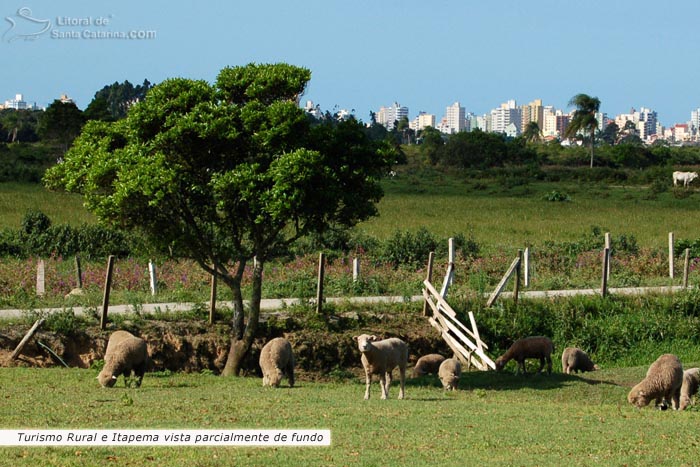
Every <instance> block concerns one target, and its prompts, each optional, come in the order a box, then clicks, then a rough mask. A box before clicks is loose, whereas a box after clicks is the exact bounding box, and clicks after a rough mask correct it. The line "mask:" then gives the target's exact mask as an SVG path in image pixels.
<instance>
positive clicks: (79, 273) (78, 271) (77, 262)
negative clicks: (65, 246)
mask: <svg viewBox="0 0 700 467" xmlns="http://www.w3.org/2000/svg"><path fill="white" fill-rule="evenodd" d="M75 279H76V280H75V282H76V283H77V285H76V287H78V288H79V289H82V288H83V270H82V268H81V267H80V256H78V255H75Z"/></svg>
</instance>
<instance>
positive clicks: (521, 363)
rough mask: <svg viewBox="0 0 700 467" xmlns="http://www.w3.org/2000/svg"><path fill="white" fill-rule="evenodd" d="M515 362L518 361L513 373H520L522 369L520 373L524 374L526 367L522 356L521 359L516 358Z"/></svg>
mask: <svg viewBox="0 0 700 467" xmlns="http://www.w3.org/2000/svg"><path fill="white" fill-rule="evenodd" d="M517 362H518V367H517V369H516V370H515V374H516V375H517V374H520V372H521V371H522V373H523V374H524V375H526V374H527V368H526V367H525V359H524V358H523V359H522V360H517Z"/></svg>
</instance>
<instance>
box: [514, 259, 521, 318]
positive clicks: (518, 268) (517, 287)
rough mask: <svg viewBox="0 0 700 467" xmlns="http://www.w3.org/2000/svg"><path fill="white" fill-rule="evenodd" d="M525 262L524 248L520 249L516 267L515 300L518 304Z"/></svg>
mask: <svg viewBox="0 0 700 467" xmlns="http://www.w3.org/2000/svg"><path fill="white" fill-rule="evenodd" d="M522 264H523V250H518V265H517V266H516V267H515V284H514V285H513V302H514V303H515V305H516V306H517V305H518V294H519V293H520V269H521V268H522Z"/></svg>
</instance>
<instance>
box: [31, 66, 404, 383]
mask: <svg viewBox="0 0 700 467" xmlns="http://www.w3.org/2000/svg"><path fill="white" fill-rule="evenodd" d="M310 77H311V73H310V71H309V70H307V69H305V68H300V67H296V66H292V65H288V64H284V63H281V64H249V65H246V66H239V67H228V68H224V69H223V70H221V71H220V73H219V75H218V77H217V80H216V82H215V84H213V85H210V84H209V83H207V82H205V81H197V80H190V79H182V78H177V79H169V80H166V81H164V82H163V83H161V84H159V85H157V86H155V87H153V88H152V89H151V90H150V91H149V92H148V94H147V96H146V98H145V99H144V100H143V101H141V102H139V103H138V104H136V105H134V106H133V107H132V108H131V109H130V110H129V112H128V114H127V116H126V118H125V119H123V120H118V121H116V122H102V121H91V122H88V123H87V124H86V125H85V127H84V129H83V132H82V134H81V135H80V136H79V137H78V138H77V139H76V141H75V142H74V145H73V147H72V148H71V149H70V150H69V151H68V152H67V153H66V155H65V157H64V160H63V162H62V163H60V164H58V165H57V166H55V167H53V168H52V169H51V170H49V171H48V172H47V173H46V176H45V179H44V180H45V183H46V185H47V186H48V187H50V188H64V189H67V190H69V191H74V192H79V193H82V194H83V195H84V197H85V201H86V205H87V207H88V208H89V209H90V210H91V211H92V212H93V213H95V214H96V216H97V217H98V219H100V220H102V221H105V222H109V223H112V224H117V225H120V226H123V227H126V228H132V229H138V230H141V231H143V232H144V233H145V234H146V236H147V237H148V238H149V239H150V241H151V243H152V244H153V245H155V246H157V247H159V248H160V249H162V250H163V251H171V252H174V253H176V254H177V255H179V256H184V257H189V258H193V259H194V260H195V261H196V262H197V263H198V264H199V265H200V267H202V268H203V269H204V270H206V271H208V272H209V273H211V274H213V275H215V276H216V277H217V278H219V279H221V280H222V282H224V283H225V284H226V285H228V286H229V287H230V289H231V291H232V294H233V302H234V317H233V331H232V333H233V335H232V342H231V352H230V354H229V358H228V361H227V364H226V369H225V371H224V374H238V372H239V369H240V363H241V360H242V358H243V356H244V355H245V353H246V352H247V351H248V349H249V348H250V345H251V344H252V342H253V337H254V333H255V330H256V328H257V323H258V318H259V313H260V299H261V284H262V272H263V268H264V264H265V262H266V261H267V260H269V259H271V258H273V257H275V256H276V255H278V254H280V252H282V251H284V249H285V248H286V247H287V246H289V245H290V244H291V243H292V242H294V241H296V240H297V239H299V238H301V237H303V236H305V235H307V234H311V233H322V232H323V231H325V230H327V229H332V228H347V227H350V226H353V225H355V224H356V223H357V222H359V221H362V220H364V219H367V218H368V217H370V216H373V215H375V214H376V213H377V210H376V207H375V203H376V202H377V201H379V199H380V198H381V197H382V195H383V193H382V190H381V187H380V185H379V180H380V178H381V177H382V176H383V175H384V174H385V173H386V172H387V170H388V169H389V168H390V167H391V164H392V163H393V161H394V160H395V157H396V155H395V151H394V149H393V148H392V147H391V146H389V145H386V144H383V143H373V142H372V141H370V140H369V138H368V137H367V136H366V134H365V132H364V131H363V128H362V125H361V124H360V123H359V122H357V121H355V120H354V119H349V120H347V121H343V122H338V123H334V124H324V123H321V124H318V125H312V124H311V122H310V121H309V119H307V118H306V116H305V113H304V111H303V110H302V109H300V108H299V105H298V99H299V97H300V96H301V95H302V93H303V92H304V89H305V87H306V84H307V83H308V81H309V79H310ZM253 258H255V261H252V260H253ZM251 262H252V263H253V264H254V266H253V286H252V290H253V291H252V296H251V299H250V303H251V304H250V307H249V308H248V309H246V310H245V313H244V308H243V295H242V291H241V280H242V277H243V272H244V269H245V267H246V265H247V264H249V263H251ZM244 317H246V318H247V319H245V320H244Z"/></svg>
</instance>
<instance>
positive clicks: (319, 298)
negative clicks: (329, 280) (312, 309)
mask: <svg viewBox="0 0 700 467" xmlns="http://www.w3.org/2000/svg"><path fill="white" fill-rule="evenodd" d="M324 258H325V255H324V254H323V253H320V254H319V255H318V282H317V284H316V313H319V314H320V313H322V312H323V273H324Z"/></svg>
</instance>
